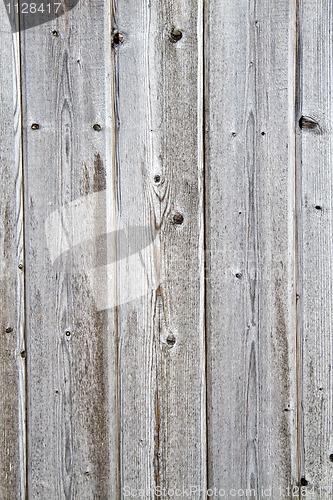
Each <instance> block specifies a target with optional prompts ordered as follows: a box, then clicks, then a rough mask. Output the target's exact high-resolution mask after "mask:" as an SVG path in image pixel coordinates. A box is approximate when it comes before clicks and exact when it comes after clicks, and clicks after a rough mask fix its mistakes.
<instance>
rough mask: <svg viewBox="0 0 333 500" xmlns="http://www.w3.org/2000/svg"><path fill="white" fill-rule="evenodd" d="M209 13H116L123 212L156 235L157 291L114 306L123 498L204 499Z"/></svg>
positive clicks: (157, 5)
mask: <svg viewBox="0 0 333 500" xmlns="http://www.w3.org/2000/svg"><path fill="white" fill-rule="evenodd" d="M202 9H203V6H202V3H201V2H195V1H193V0H180V1H178V2H170V1H166V2H165V1H157V2H151V3H148V2H146V1H145V0H139V1H137V2H130V1H125V0H124V1H119V2H117V5H115V8H114V22H115V27H114V29H115V30H119V31H120V33H121V34H122V35H123V37H124V39H123V43H122V44H119V45H118V46H117V48H116V54H115V71H116V87H115V95H116V113H117V115H116V119H117V123H118V130H117V157H116V159H117V162H116V173H117V175H116V176H115V177H116V178H117V188H116V192H117V193H118V198H117V212H118V218H119V221H121V222H122V224H123V225H124V226H125V227H127V228H130V227H131V226H133V225H139V226H142V227H145V231H146V232H147V234H148V237H149V238H151V239H152V240H153V242H154V244H153V248H152V251H151V254H149V255H147V257H146V260H145V265H146V272H147V276H148V282H149V283H150V287H149V290H148V291H147V292H145V290H144V289H143V291H142V297H141V298H138V299H137V300H136V301H132V302H128V303H126V304H125V303H123V304H122V305H120V306H119V308H118V309H117V319H118V335H119V372H120V421H121V442H120V444H121V448H120V470H121V484H122V493H123V494H124V495H125V493H127V492H130V491H131V490H132V491H138V490H141V491H142V492H143V495H144V498H155V492H156V491H157V492H158V491H159V490H157V487H159V488H161V489H163V488H166V491H168V489H170V488H179V489H180V490H182V488H183V487H185V488H189V487H190V486H193V490H192V493H191V496H190V498H192V499H196V498H205V493H204V492H203V489H204V488H205V481H206V479H205V472H206V457H205V401H204V398H205V373H204V372H205V368H204V367H205V364H204V360H205V358H204V331H203V326H204V325H203V310H204V309H203V210H202V202H203V185H202V103H203V100H202V54H203V52H202ZM173 28H177V29H179V30H180V31H181V32H182V38H181V39H180V40H179V41H177V42H175V41H172V40H171V39H170V33H171V31H172V29H173ZM174 216H176V217H175V218H174ZM181 216H182V217H183V221H182V217H181ZM117 273H118V274H117V285H118V287H119V293H121V292H124V290H126V288H127V287H128V288H130V287H131V286H133V282H135V281H136V275H135V272H134V273H133V274H132V275H129V274H127V275H125V273H124V272H122V271H121V270H119V268H118V271H117ZM200 490H202V491H200ZM170 495H171V493H170ZM168 497H169V496H167V498H168ZM184 498H185V495H184Z"/></svg>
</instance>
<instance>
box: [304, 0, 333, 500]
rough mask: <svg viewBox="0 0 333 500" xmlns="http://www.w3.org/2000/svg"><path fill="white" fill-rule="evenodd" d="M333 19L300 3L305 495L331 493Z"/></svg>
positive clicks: (324, 6) (332, 13)
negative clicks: (306, 484)
mask: <svg viewBox="0 0 333 500" xmlns="http://www.w3.org/2000/svg"><path fill="white" fill-rule="evenodd" d="M332 21H333V9H332V2H330V1H326V0H324V1H320V2H319V1H315V2H310V1H308V0H305V1H303V2H300V4H299V19H298V26H299V38H300V43H299V50H298V68H299V73H298V76H299V78H298V87H299V108H298V112H299V114H298V116H297V119H299V118H301V116H302V115H303V116H304V118H303V120H302V121H301V122H300V125H302V128H300V127H298V155H297V159H298V162H297V170H298V176H297V179H298V186H297V187H298V189H297V192H298V200H297V201H298V228H299V268H300V271H299V274H300V283H299V291H298V293H299V315H298V320H299V336H300V342H299V352H300V371H299V376H300V378H299V388H300V425H299V428H300V432H299V462H300V474H301V476H302V477H303V478H305V481H307V482H308V486H307V488H308V489H309V491H310V493H311V494H309V495H308V497H309V498H310V497H313V498H332V495H333V464H332V461H331V460H330V455H331V454H332V453H333V433H332V429H333V412H332V363H333V354H332V334H333V328H332V305H333V304H332V297H333V287H332V282H333V246H332V231H333V224H332V215H333V211H332V181H333V175H332V167H333V161H332V145H333V122H332V111H333V109H332V57H333V50H332V46H333V45H332V44H333V34H332ZM305 118H306V119H305Z"/></svg>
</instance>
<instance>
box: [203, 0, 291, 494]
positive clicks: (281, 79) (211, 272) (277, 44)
mask: <svg viewBox="0 0 333 500" xmlns="http://www.w3.org/2000/svg"><path fill="white" fill-rule="evenodd" d="M205 26H206V34H205V40H207V45H206V51H205V57H206V75H207V76H206V81H207V86H206V101H205V106H206V112H207V114H206V234H207V237H206V249H207V250H206V251H207V299H206V314H207V339H208V343H207V345H208V351H207V360H208V368H207V371H208V374H207V375H208V382H207V384H208V485H209V487H211V488H212V487H221V488H224V490H225V491H226V492H230V491H231V489H232V488H236V489H238V488H241V489H243V490H246V489H248V490H250V489H251V490H253V492H252V493H251V494H252V496H254V495H255V498H265V494H264V493H263V491H262V488H264V489H266V490H267V491H268V492H269V493H270V498H274V499H278V498H288V495H287V492H286V488H287V487H288V486H290V485H292V484H293V485H295V482H296V444H295V424H296V394H295V393H296V390H295V366H296V363H295V290H294V203H295V196H294V189H295V185H294V184H295V183H294V175H295V168H294V157H295V137H294V43H295V12H294V6H293V5H292V2H288V1H286V0H283V1H281V2H268V3H267V2H256V1H252V0H250V1H245V0H244V1H241V2H234V1H229V0H227V1H225V2H217V1H214V0H213V1H211V2H209V5H208V6H207V14H206V22H205ZM280 488H281V490H280ZM280 492H281V493H280ZM249 494H250V491H249ZM266 496H267V495H266Z"/></svg>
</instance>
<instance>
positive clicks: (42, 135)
mask: <svg viewBox="0 0 333 500" xmlns="http://www.w3.org/2000/svg"><path fill="white" fill-rule="evenodd" d="M110 22H111V13H110V5H109V3H108V2H80V3H79V4H78V5H77V7H75V8H74V9H73V10H71V11H70V12H68V14H66V15H64V16H63V17H61V18H59V19H57V20H56V21H53V22H52V23H51V22H50V23H47V24H43V25H41V26H38V27H35V28H31V29H29V30H26V31H24V32H22V33H21V40H22V68H23V69H22V81H23V107H24V122H23V125H24V166H25V168H24V170H25V178H24V185H25V208H26V220H25V226H26V241H27V248H26V277H27V278H26V283H27V289H26V293H27V312H28V318H27V380H28V484H29V498H54V499H55V498H57V499H63V498H64V499H65V498H66V499H69V498H71V499H72V498H77V499H80V500H81V499H92V498H112V499H113V498H117V490H118V482H117V475H118V471H117V455H118V451H117V448H118V444H117V434H118V430H117V422H116V415H117V412H116V400H115V394H116V390H115V385H114V384H115V380H116V368H115V352H116V348H115V328H114V326H113V312H112V311H110V310H105V309H104V310H102V309H101V308H100V307H98V300H99V296H103V294H105V293H107V290H106V286H105V283H101V284H99V283H96V282H94V280H95V277H94V275H93V274H92V268H94V267H96V266H98V265H99V264H100V263H103V262H106V261H107V259H108V240H107V239H106V238H104V239H103V238H101V235H103V233H107V231H108V230H110V227H109V226H108V223H107V220H108V219H110V216H109V210H110V209H109V207H108V205H107V197H106V194H105V193H106V191H107V187H108V186H112V183H111V182H112V177H111V175H112V161H111V160H112V151H111V147H112V121H111V119H112V117H111V114H112V113H111V108H112V106H111V77H110V74H111V26H110ZM33 124H38V126H39V128H37V126H33V127H32V125H33ZM94 124H98V125H99V126H100V129H99V127H95V129H94V128H93V125H94ZM109 189H110V188H109ZM98 238H100V239H98ZM98 241H99V244H97V242H98ZM89 259H90V260H89ZM99 285H100V287H99ZM111 286H112V283H111Z"/></svg>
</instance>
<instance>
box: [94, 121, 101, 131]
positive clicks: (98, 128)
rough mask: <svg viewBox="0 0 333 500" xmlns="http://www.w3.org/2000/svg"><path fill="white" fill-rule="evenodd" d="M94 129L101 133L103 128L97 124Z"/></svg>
mask: <svg viewBox="0 0 333 500" xmlns="http://www.w3.org/2000/svg"><path fill="white" fill-rule="evenodd" d="M93 129H94V130H96V131H97V132H99V131H100V130H102V127H101V126H100V125H99V124H98V123H95V124H94V125H93Z"/></svg>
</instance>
